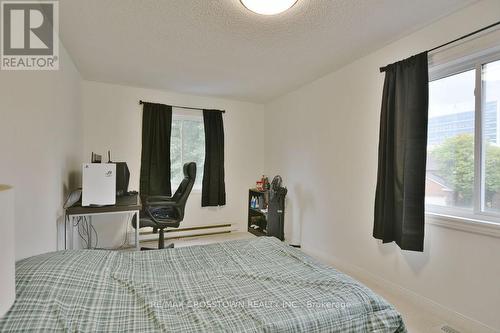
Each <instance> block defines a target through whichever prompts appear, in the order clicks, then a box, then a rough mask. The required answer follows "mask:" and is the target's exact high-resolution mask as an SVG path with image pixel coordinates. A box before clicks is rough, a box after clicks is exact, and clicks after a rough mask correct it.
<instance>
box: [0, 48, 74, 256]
mask: <svg viewBox="0 0 500 333" xmlns="http://www.w3.org/2000/svg"><path fill="white" fill-rule="evenodd" d="M60 61H61V62H60V69H59V70H58V71H0V94H1V96H0V154H1V155H0V156H1V157H0V159H1V163H0V183H6V184H10V185H13V186H14V188H15V194H16V200H15V202H16V204H15V205H16V208H15V219H16V225H15V229H16V231H15V234H16V239H15V243H16V258H17V259H21V258H24V257H28V256H31V255H35V254H39V253H44V252H49V251H55V250H56V249H57V222H59V225H60V224H61V222H62V221H63V218H62V205H63V201H64V199H65V196H66V194H67V190H68V188H73V187H76V186H78V183H79V181H80V180H79V178H80V177H79V176H78V170H79V165H80V163H81V153H82V149H83V145H82V141H83V140H82V129H81V126H82V115H81V100H80V94H81V86H80V83H81V79H80V74H79V73H78V70H77V69H76V67H75V65H74V64H73V62H72V60H71V58H70V57H69V55H68V54H67V53H66V50H65V49H64V47H63V46H62V45H61V46H60ZM60 230H61V229H60Z"/></svg>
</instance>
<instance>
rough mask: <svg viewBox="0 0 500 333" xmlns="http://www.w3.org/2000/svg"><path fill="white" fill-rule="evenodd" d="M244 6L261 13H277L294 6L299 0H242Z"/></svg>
mask: <svg viewBox="0 0 500 333" xmlns="http://www.w3.org/2000/svg"><path fill="white" fill-rule="evenodd" d="M240 1H241V3H242V4H243V6H245V7H246V8H248V9H249V10H251V11H252V12H254V13H257V14H261V15H276V14H279V13H283V12H284V11H286V10H288V9H290V8H292V6H293V5H295V3H296V2H297V1H298V0H240Z"/></svg>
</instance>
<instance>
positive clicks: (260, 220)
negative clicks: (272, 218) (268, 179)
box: [248, 189, 269, 237]
mask: <svg viewBox="0 0 500 333" xmlns="http://www.w3.org/2000/svg"><path fill="white" fill-rule="evenodd" d="M252 197H257V198H261V200H259V201H261V202H263V203H264V207H265V208H267V204H268V202H269V191H259V190H257V189H250V190H249V191H248V232H250V233H252V234H254V235H255V236H259V237H260V236H267V212H265V211H262V208H264V207H258V208H253V207H252ZM252 225H257V226H258V229H255V228H253V227H252Z"/></svg>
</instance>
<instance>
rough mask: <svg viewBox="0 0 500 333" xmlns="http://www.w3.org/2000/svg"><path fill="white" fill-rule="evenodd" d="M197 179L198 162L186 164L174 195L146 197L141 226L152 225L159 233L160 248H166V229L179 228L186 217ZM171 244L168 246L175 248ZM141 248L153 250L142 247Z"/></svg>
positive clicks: (154, 230) (141, 215)
mask: <svg viewBox="0 0 500 333" xmlns="http://www.w3.org/2000/svg"><path fill="white" fill-rule="evenodd" d="M195 179H196V163H194V162H190V163H186V164H184V179H183V180H182V182H181V184H180V185H179V187H178V188H177V191H175V193H174V195H173V196H172V197H167V196H149V197H147V198H145V199H144V201H145V202H143V210H142V211H141V213H140V227H141V228H145V227H152V228H153V232H154V233H157V232H158V233H159V235H158V236H159V237H158V249H164V248H165V234H164V232H165V229H166V228H178V227H179V224H180V222H181V221H182V220H183V219H184V209H185V207H186V202H187V199H188V197H189V194H190V193H191V190H192V189H193V185H194V182H195ZM136 225H137V224H136V218H135V217H134V219H133V220H132V226H133V227H134V228H136ZM173 247H174V244H170V245H169V246H167V248H173ZM141 250H151V249H148V248H141Z"/></svg>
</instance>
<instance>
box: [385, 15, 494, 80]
mask: <svg viewBox="0 0 500 333" xmlns="http://www.w3.org/2000/svg"><path fill="white" fill-rule="evenodd" d="M497 25H500V21H497V22H495V23H493V24H490V25H489V26H487V27H484V28H481V29H479V30H476V31H473V32H471V33H468V34H467V35H463V36H461V37H458V38H457V39H454V40H452V41H449V42H447V43H444V44H442V45H439V46H436V47H434V48H432V49H430V50H427V52H432V51H436V50H437V49H440V48H442V47H445V46H448V45H450V44H453V43H456V42H458V41H461V40H462V39H465V38H469V37H470V36H474V35H476V34H478V33H480V32H483V31H485V30H488V29H490V28H493V27H494V26H497ZM386 69H387V66H385V67H380V73H383V72H385V70H386Z"/></svg>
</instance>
